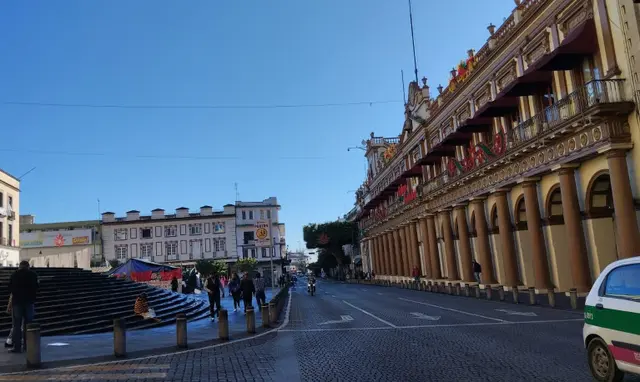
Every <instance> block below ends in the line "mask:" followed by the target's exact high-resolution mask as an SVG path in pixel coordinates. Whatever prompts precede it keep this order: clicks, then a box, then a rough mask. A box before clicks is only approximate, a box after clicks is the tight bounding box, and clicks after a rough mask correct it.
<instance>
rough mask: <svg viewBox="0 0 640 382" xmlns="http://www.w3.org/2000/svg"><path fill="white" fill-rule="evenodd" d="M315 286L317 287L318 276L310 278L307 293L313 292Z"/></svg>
mask: <svg viewBox="0 0 640 382" xmlns="http://www.w3.org/2000/svg"><path fill="white" fill-rule="evenodd" d="M315 285H316V276H314V275H310V276H309V285H308V286H307V292H311V286H314V287H315Z"/></svg>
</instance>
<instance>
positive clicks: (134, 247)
mask: <svg viewBox="0 0 640 382" xmlns="http://www.w3.org/2000/svg"><path fill="white" fill-rule="evenodd" d="M132 229H133V228H132ZM131 257H132V258H135V257H138V244H135V243H133V244H131Z"/></svg>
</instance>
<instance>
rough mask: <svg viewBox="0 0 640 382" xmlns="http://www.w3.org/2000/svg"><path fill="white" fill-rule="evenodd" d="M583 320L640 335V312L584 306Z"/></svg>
mask: <svg viewBox="0 0 640 382" xmlns="http://www.w3.org/2000/svg"><path fill="white" fill-rule="evenodd" d="M584 321H585V323H587V324H589V325H595V326H599V327H601V328H606V329H611V330H617V331H620V332H625V333H629V334H636V335H640V324H639V323H640V313H635V312H628V311H624V310H613V309H596V307H595V306H585V307H584Z"/></svg>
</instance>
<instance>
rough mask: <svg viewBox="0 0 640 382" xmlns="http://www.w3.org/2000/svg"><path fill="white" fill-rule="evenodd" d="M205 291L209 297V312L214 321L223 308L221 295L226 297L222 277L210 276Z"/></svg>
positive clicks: (205, 284)
mask: <svg viewBox="0 0 640 382" xmlns="http://www.w3.org/2000/svg"><path fill="white" fill-rule="evenodd" d="M204 290H205V291H206V292H207V295H208V296H209V311H210V312H211V321H214V320H215V319H216V315H218V314H219V312H220V308H221V304H220V294H222V297H224V288H223V287H222V283H221V282H220V277H218V275H215V276H211V275H209V277H207V281H206V282H205V283H204Z"/></svg>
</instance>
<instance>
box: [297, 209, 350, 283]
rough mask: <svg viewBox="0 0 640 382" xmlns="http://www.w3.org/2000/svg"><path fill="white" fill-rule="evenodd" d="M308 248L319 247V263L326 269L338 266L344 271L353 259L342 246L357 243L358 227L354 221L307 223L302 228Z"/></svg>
mask: <svg viewBox="0 0 640 382" xmlns="http://www.w3.org/2000/svg"><path fill="white" fill-rule="evenodd" d="M302 233H303V237H304V241H305V242H306V244H307V248H308V249H313V248H318V249H319V250H318V265H319V266H320V267H321V268H323V269H324V270H325V271H328V270H329V269H331V268H335V267H336V266H337V267H338V269H339V270H340V272H341V273H342V268H343V266H344V265H348V264H349V263H350V261H351V259H350V258H349V257H348V256H345V254H344V251H343V250H342V246H343V245H345V244H355V243H356V238H357V235H358V227H357V225H356V224H355V223H353V222H346V221H333V222H328V223H321V224H316V223H312V224H307V225H306V226H304V227H303V228H302Z"/></svg>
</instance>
